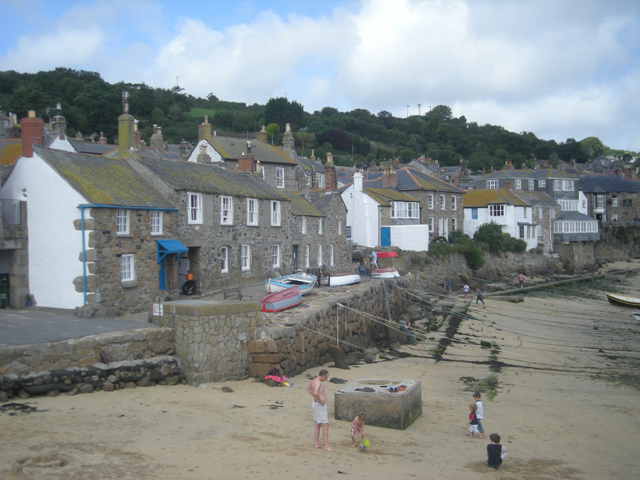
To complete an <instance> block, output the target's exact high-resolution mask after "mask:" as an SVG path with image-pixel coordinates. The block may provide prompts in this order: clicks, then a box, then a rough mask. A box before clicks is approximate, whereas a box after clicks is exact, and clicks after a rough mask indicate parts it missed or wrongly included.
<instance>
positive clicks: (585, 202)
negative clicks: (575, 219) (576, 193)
mask: <svg viewBox="0 0 640 480" xmlns="http://www.w3.org/2000/svg"><path fill="white" fill-rule="evenodd" d="M582 208H587V201H586V200H585V199H584V198H583V199H582Z"/></svg>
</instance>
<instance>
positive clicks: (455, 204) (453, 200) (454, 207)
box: [451, 195, 458, 210]
mask: <svg viewBox="0 0 640 480" xmlns="http://www.w3.org/2000/svg"><path fill="white" fill-rule="evenodd" d="M457 208H458V199H457V198H456V196H455V195H451V210H457Z"/></svg>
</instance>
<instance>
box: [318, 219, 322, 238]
mask: <svg viewBox="0 0 640 480" xmlns="http://www.w3.org/2000/svg"><path fill="white" fill-rule="evenodd" d="M318 235H322V219H321V218H319V219H318Z"/></svg>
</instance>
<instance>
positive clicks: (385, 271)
mask: <svg viewBox="0 0 640 480" xmlns="http://www.w3.org/2000/svg"><path fill="white" fill-rule="evenodd" d="M371 278H382V279H384V278H400V272H398V270H396V269H395V268H393V267H385V268H379V269H377V270H373V271H372V272H371Z"/></svg>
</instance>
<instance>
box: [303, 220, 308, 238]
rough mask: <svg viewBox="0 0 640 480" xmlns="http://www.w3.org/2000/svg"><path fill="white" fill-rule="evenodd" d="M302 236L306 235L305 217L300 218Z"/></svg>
mask: <svg viewBox="0 0 640 480" xmlns="http://www.w3.org/2000/svg"><path fill="white" fill-rule="evenodd" d="M302 234H303V235H306V234H307V217H302Z"/></svg>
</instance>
